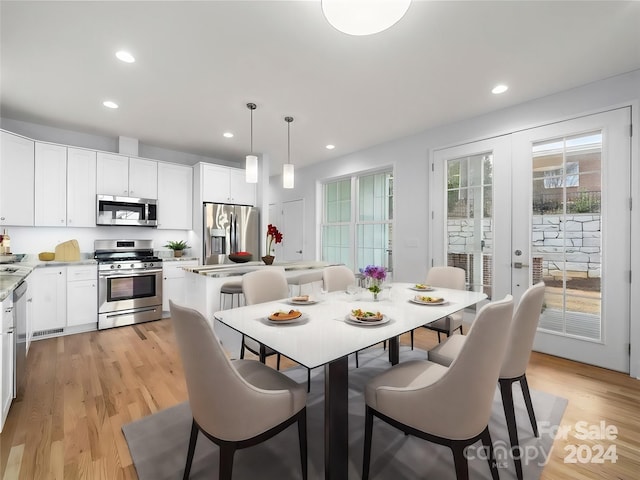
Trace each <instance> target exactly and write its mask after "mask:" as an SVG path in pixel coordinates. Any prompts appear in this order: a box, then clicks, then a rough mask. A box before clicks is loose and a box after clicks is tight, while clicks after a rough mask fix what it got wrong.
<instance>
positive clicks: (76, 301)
mask: <svg viewBox="0 0 640 480" xmlns="http://www.w3.org/2000/svg"><path fill="white" fill-rule="evenodd" d="M97 322H98V267H96V266H95V265H86V266H77V267H76V266H71V267H67V327H75V326H78V325H86V324H91V323H93V324H97Z"/></svg>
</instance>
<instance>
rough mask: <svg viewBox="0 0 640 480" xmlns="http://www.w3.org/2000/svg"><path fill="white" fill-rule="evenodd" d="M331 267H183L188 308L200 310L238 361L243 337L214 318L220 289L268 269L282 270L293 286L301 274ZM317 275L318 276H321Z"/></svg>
mask: <svg viewBox="0 0 640 480" xmlns="http://www.w3.org/2000/svg"><path fill="white" fill-rule="evenodd" d="M328 265H329V264H328V263H326V262H313V261H309V262H304V261H303V262H282V263H274V264H273V265H265V264H264V263H262V262H247V263H236V264H220V265H200V266H197V267H183V268H184V270H185V278H184V280H185V281H184V292H185V297H184V298H185V305H186V306H188V307H190V308H193V309H195V310H198V311H199V312H200V313H202V315H204V317H205V318H206V319H207V320H208V321H209V323H210V324H211V325H212V327H213V329H214V330H215V332H216V334H217V335H218V338H220V340H221V342H222V344H223V345H224V347H225V349H226V350H227V352H228V353H229V354H230V355H231V356H232V357H234V358H237V357H238V355H239V352H240V343H241V336H240V334H239V333H237V332H235V331H234V330H231V329H230V328H229V327H227V326H225V325H222V324H221V323H220V322H218V321H215V322H214V319H213V314H214V312H217V311H218V310H220V309H221V308H222V307H221V305H220V287H222V285H224V284H225V283H226V282H229V281H241V280H242V275H244V274H245V273H249V272H253V271H255V270H261V269H265V268H270V269H274V268H275V269H280V270H282V271H283V272H284V274H285V276H286V277H287V278H288V279H289V280H290V282H291V283H296V282H295V280H294V279H295V278H297V277H298V276H299V275H302V274H306V273H312V272H316V273H318V274H319V275H320V274H321V272H322V269H324V268H325V267H327V266H328ZM319 275H318V276H319Z"/></svg>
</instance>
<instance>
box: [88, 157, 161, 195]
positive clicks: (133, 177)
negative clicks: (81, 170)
mask: <svg viewBox="0 0 640 480" xmlns="http://www.w3.org/2000/svg"><path fill="white" fill-rule="evenodd" d="M96 161H97V165H96V169H97V181H96V190H97V191H96V193H98V194H101V195H115V196H118V197H139V198H152V199H156V198H158V162H156V161H153V160H145V159H143V158H133V157H126V156H124V155H117V154H115V153H105V152H98V154H97V160H96Z"/></svg>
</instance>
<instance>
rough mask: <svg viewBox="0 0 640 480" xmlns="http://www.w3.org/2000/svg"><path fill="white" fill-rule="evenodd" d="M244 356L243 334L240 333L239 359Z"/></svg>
mask: <svg viewBox="0 0 640 480" xmlns="http://www.w3.org/2000/svg"><path fill="white" fill-rule="evenodd" d="M243 358H244V335H242V343H241V344H240V360H242V359H243Z"/></svg>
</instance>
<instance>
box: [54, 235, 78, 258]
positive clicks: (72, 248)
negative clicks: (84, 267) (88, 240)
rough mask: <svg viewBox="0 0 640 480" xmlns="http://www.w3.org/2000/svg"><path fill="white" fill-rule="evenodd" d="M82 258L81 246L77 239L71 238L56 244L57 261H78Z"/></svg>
mask: <svg viewBox="0 0 640 480" xmlns="http://www.w3.org/2000/svg"><path fill="white" fill-rule="evenodd" d="M79 260H80V246H79V245H78V241H77V240H69V241H66V242H62V243H59V244H58V245H57V246H56V262H77V261H79Z"/></svg>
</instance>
